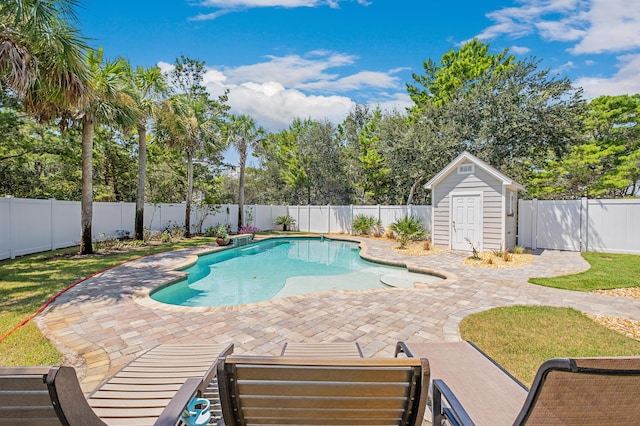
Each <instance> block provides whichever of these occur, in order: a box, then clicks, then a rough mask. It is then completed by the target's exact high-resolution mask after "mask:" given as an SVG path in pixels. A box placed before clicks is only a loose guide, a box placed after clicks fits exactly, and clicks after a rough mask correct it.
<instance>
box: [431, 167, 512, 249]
mask: <svg viewBox="0 0 640 426" xmlns="http://www.w3.org/2000/svg"><path fill="white" fill-rule="evenodd" d="M463 164H467V163H463ZM462 192H469V193H482V195H483V206H482V220H483V229H482V232H483V244H482V249H483V250H491V249H498V248H500V246H501V245H502V220H503V209H502V182H500V181H499V180H497V179H496V178H495V177H493V176H491V175H490V174H489V173H487V172H486V171H484V170H483V169H482V168H480V167H477V166H476V167H475V169H474V172H473V173H472V174H458V173H457V169H454V170H452V171H451V173H449V174H448V175H447V176H445V177H444V178H443V179H442V180H441V181H440V182H439V183H438V184H437V185H436V186H435V187H434V188H433V192H432V204H433V209H434V210H433V211H434V223H433V243H434V245H435V246H436V247H445V248H448V247H449V240H450V236H449V232H450V227H449V221H450V216H449V207H450V206H449V194H450V193H454V194H455V193H462ZM514 240H515V235H514Z"/></svg>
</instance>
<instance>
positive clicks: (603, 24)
mask: <svg viewBox="0 0 640 426" xmlns="http://www.w3.org/2000/svg"><path fill="white" fill-rule="evenodd" d="M588 20H589V24H590V26H589V29H588V30H587V31H586V32H585V35H584V37H582V38H581V40H580V42H579V43H578V44H577V45H576V46H575V47H574V48H573V52H574V53H603V52H622V51H628V50H631V49H637V48H639V47H640V2H639V1H638V0H593V4H592V6H591V10H589V12H588Z"/></svg>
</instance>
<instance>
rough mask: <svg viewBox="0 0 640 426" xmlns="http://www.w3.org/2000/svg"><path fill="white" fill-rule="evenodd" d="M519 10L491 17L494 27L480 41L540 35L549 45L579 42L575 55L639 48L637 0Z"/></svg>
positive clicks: (564, 0) (547, 1) (562, 1)
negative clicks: (550, 42) (551, 43)
mask: <svg viewBox="0 0 640 426" xmlns="http://www.w3.org/2000/svg"><path fill="white" fill-rule="evenodd" d="M521 3H522V6H520V7H509V8H504V9H500V10H497V11H494V12H490V13H488V14H487V15H486V16H487V17H488V18H489V19H491V20H492V21H494V24H493V25H491V26H489V27H488V28H486V29H485V30H484V31H482V32H481V33H480V34H479V35H478V38H480V39H483V40H491V39H495V38H497V37H499V36H502V35H506V36H510V37H515V38H519V37H523V36H527V35H530V34H534V33H537V34H539V35H540V36H541V37H542V38H543V39H544V40H547V41H562V42H576V44H575V46H573V48H572V49H571V51H572V53H603V52H621V51H629V50H633V49H637V48H640V1H638V0H523V1H522V2H521Z"/></svg>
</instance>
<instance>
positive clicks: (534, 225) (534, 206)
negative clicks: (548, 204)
mask: <svg viewBox="0 0 640 426" xmlns="http://www.w3.org/2000/svg"><path fill="white" fill-rule="evenodd" d="M537 248H538V199H537V198H534V199H533V200H531V249H532V250H535V249H537Z"/></svg>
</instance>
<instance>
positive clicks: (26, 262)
mask: <svg viewBox="0 0 640 426" xmlns="http://www.w3.org/2000/svg"><path fill="white" fill-rule="evenodd" d="M206 244H215V238H205V237H195V238H191V239H188V240H181V241H179V242H176V243H171V244H163V245H153V246H151V245H150V246H142V247H138V248H135V249H132V250H130V251H123V252H116V253H112V254H96V255H92V256H77V255H76V253H77V252H78V248H77V247H74V248H69V249H62V250H56V251H49V252H44V253H38V254H34V255H29V256H24V257H20V258H17V259H13V260H6V261H2V262H0V336H4V335H5V333H7V332H8V331H9V330H11V329H12V328H13V327H15V326H16V325H18V324H19V323H20V322H21V321H22V320H23V319H24V318H26V317H28V316H29V315H31V314H32V313H34V312H36V311H37V310H38V308H40V307H41V306H42V305H43V304H44V303H45V302H46V301H47V300H49V298H51V297H52V296H54V295H55V294H56V293H57V292H58V291H60V290H62V289H64V288H66V287H67V286H69V285H71V284H73V283H74V282H76V281H79V280H80V279H82V278H85V277H88V276H90V275H92V274H94V273H95V272H97V271H101V270H103V269H106V268H109V267H111V266H114V265H117V264H119V263H122V262H126V261H128V260H132V259H136V258H139V257H142V256H146V255H149V254H155V253H160V252H163V251H167V250H174V249H179V248H185V247H193V246H199V245H206ZM61 360H62V355H61V354H60V353H59V352H58V351H57V350H56V348H55V347H54V346H52V345H51V343H49V341H48V340H47V339H46V338H44V336H42V334H41V333H40V331H39V329H38V327H36V326H35V324H33V322H29V323H27V325H25V326H24V327H21V328H20V329H18V330H17V331H16V332H15V333H13V334H12V335H11V336H9V337H8V338H7V339H5V340H4V341H3V342H0V365H51V364H57V363H60V361H61Z"/></svg>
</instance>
